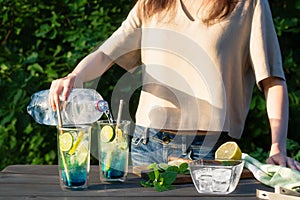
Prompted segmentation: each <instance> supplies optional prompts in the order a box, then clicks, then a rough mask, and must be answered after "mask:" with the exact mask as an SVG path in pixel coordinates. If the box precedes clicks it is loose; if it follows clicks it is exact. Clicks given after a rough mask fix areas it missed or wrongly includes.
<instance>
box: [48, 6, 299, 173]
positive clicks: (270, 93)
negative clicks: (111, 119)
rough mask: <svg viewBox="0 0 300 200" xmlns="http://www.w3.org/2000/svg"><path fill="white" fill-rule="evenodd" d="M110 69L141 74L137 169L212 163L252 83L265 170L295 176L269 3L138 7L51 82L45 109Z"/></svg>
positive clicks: (244, 109)
mask: <svg viewBox="0 0 300 200" xmlns="http://www.w3.org/2000/svg"><path fill="white" fill-rule="evenodd" d="M114 63H116V64H118V65H120V66H121V67H123V68H125V69H127V70H128V71H130V70H131V69H133V68H134V67H136V66H141V67H142V70H143V88H142V92H141V95H140V101H139V105H138V109H137V113H136V129H135V133H134V135H133V140H132V152H131V153H132V159H133V164H134V165H145V164H149V163H153V162H166V161H167V159H168V157H169V156H176V157H187V158H191V159H199V158H203V157H205V158H212V157H213V156H214V152H215V150H216V148H218V146H219V145H220V144H221V143H223V142H224V141H226V140H229V139H231V138H236V139H239V138H240V137H241V134H242V131H243V128H244V123H245V119H246V116H247V113H248V110H249V105H250V101H251V95H252V89H253V85H254V84H255V83H256V84H257V86H258V87H259V88H260V90H261V91H263V92H264V94H265V97H266V104H267V111H268V118H269V121H270V127H271V132H272V146H271V150H270V157H269V158H268V160H267V163H273V164H279V165H282V166H288V167H290V168H293V169H297V170H300V164H299V163H298V162H296V161H295V160H294V159H292V158H290V157H287V156H286V138H287V127H288V97H287V87H286V82H285V77H284V73H283V69H282V62H281V55H280V48H279V44H278V41H277V36H276V33H275V30H274V25H273V21H272V16H271V12H270V9H269V5H268V1H267V0H245V1H242V0H213V1H211V0H210V1H209V0H203V1H199V0H139V1H138V2H137V3H136V5H135V6H134V8H133V9H132V10H131V12H130V13H129V15H128V17H127V19H126V20H125V21H124V22H123V23H122V25H121V27H120V28H119V29H118V30H117V31H116V32H115V33H114V34H113V35H112V36H111V37H110V38H109V39H108V40H107V41H106V42H105V43H104V44H102V45H101V46H100V47H99V48H98V49H97V50H96V51H94V52H93V53H91V54H89V55H88V56H87V57H85V58H84V59H83V60H82V61H81V62H80V63H79V64H78V66H77V67H76V68H75V69H74V71H73V72H72V73H70V74H69V75H68V76H67V77H64V78H61V79H58V80H55V81H53V82H52V85H51V88H50V91H51V94H50V96H49V101H50V104H51V105H52V107H53V108H54V109H56V106H55V105H57V103H58V101H59V100H58V95H59V94H60V93H62V95H63V96H64V98H67V96H68V93H69V92H70V89H71V88H72V87H82V85H83V83H84V82H86V81H89V80H93V79H95V78H97V77H99V76H101V75H102V74H103V73H104V72H105V71H106V70H107V69H108V68H109V67H110V66H112V64H114Z"/></svg>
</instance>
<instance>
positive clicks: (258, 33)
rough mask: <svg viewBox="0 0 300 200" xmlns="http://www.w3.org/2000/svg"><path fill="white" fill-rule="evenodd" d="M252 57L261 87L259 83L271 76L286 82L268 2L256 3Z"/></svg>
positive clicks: (251, 35)
mask: <svg viewBox="0 0 300 200" xmlns="http://www.w3.org/2000/svg"><path fill="white" fill-rule="evenodd" d="M250 56H251V61H252V64H253V70H254V73H255V77H256V83H257V85H258V86H259V87H260V85H259V82H260V81H262V80H263V79H265V78H268V77H270V76H275V77H279V78H282V79H284V80H285V76H284V72H283V67H282V58H281V52H280V47H279V42H278V38H277V35H276V32H275V28H274V23H273V18H272V13H271V10H270V6H269V3H268V1H267V0H257V1H256V5H255V8H254V13H253V20H252V25H251V33H250ZM260 89H261V88H260Z"/></svg>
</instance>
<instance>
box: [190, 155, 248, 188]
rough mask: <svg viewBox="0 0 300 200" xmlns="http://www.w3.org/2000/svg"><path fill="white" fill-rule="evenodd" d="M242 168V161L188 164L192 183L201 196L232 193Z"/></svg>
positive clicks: (209, 161) (200, 161) (212, 161)
mask: <svg viewBox="0 0 300 200" xmlns="http://www.w3.org/2000/svg"><path fill="white" fill-rule="evenodd" d="M243 167H244V161H243V160H197V161H192V162H191V163H189V169H190V174H191V176H192V179H193V183H194V185H195V187H196V189H197V191H198V192H199V193H201V194H229V193H231V192H233V191H234V190H235V188H236V186H237V184H238V182H239V180H240V177H241V174H242V171H243Z"/></svg>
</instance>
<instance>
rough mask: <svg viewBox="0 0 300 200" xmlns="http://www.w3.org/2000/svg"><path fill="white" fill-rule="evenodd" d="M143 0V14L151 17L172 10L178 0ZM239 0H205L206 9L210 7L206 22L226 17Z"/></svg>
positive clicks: (209, 22)
mask: <svg viewBox="0 0 300 200" xmlns="http://www.w3.org/2000/svg"><path fill="white" fill-rule="evenodd" d="M139 1H142V10H143V14H144V16H146V17H151V16H152V15H154V14H156V13H160V12H162V11H172V9H173V8H175V5H176V0H139ZM199 1H200V0H199ZM236 3H237V0H207V1H204V3H203V6H204V9H208V11H209V12H208V15H207V16H205V17H204V18H203V19H202V20H203V22H204V23H205V24H213V23H214V22H216V21H220V20H222V19H224V18H226V17H227V16H228V15H230V14H231V12H232V11H233V10H234V8H235V5H236Z"/></svg>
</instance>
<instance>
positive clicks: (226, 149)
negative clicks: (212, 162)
mask: <svg viewBox="0 0 300 200" xmlns="http://www.w3.org/2000/svg"><path fill="white" fill-rule="evenodd" d="M215 158H216V159H230V160H240V159H241V158H242V151H241V149H240V147H239V146H238V145H237V143H235V142H226V143H224V144H222V145H221V146H220V147H219V148H218V149H217V151H216V153H215Z"/></svg>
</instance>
